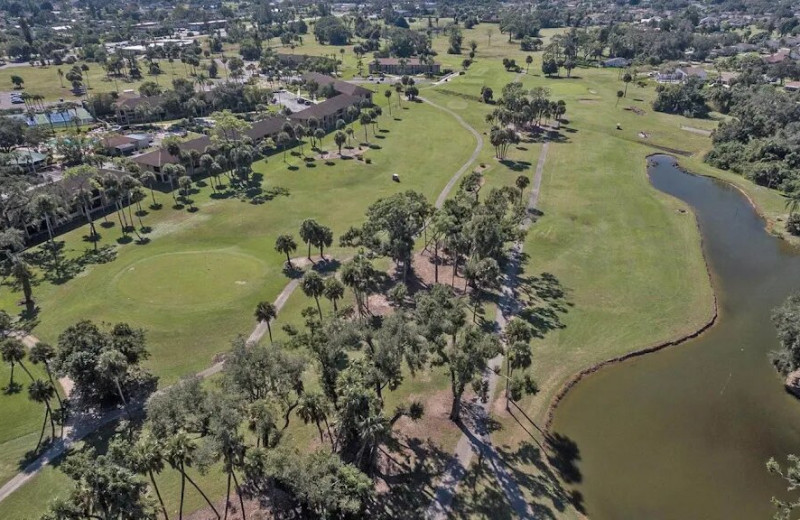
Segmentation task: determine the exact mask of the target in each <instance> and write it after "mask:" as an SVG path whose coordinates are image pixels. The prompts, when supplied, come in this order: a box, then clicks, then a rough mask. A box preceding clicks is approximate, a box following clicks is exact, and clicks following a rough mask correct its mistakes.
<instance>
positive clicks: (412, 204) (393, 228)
mask: <svg viewBox="0 0 800 520" xmlns="http://www.w3.org/2000/svg"><path fill="white" fill-rule="evenodd" d="M431 213H432V206H431V205H430V204H429V203H428V201H427V200H426V199H425V196H424V195H422V194H420V193H417V192H414V191H410V190H409V191H405V192H402V193H397V194H395V195H392V196H390V197H387V198H384V199H379V200H378V201H376V202H375V203H373V204H372V205H371V206H370V207H369V208H368V209H367V221H366V222H365V223H364V225H363V227H362V231H361V240H362V242H363V243H364V245H366V246H367V247H369V248H370V249H371V250H373V251H375V252H377V253H378V254H381V255H386V256H389V257H391V258H392V259H393V260H394V261H395V262H396V263H397V264H398V265H402V268H403V280H405V278H406V276H407V274H408V271H409V269H410V267H411V254H412V251H413V247H414V240H415V238H416V237H417V236H418V235H419V234H420V233H421V232H422V230H423V228H424V226H425V222H426V221H427V219H428V217H429V216H430V215H431Z"/></svg>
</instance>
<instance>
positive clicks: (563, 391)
mask: <svg viewBox="0 0 800 520" xmlns="http://www.w3.org/2000/svg"><path fill="white" fill-rule="evenodd" d="M658 155H662V156H668V157H672V158H673V159H674V160H675V167H676V168H678V169H679V170H681V171H683V172H685V173H687V174H689V175H698V176H701V177H708V178H713V179H718V180H721V181H722V182H725V183H726V184H729V185H731V186H733V187H734V188H736V189H737V190H738V191H739V192H740V193H742V195H744V197H745V199H746V200H747V202H748V203H749V204H750V205H751V206H752V207H753V209H754V210H755V212H756V213H757V214H758V216H759V218H761V220H762V221H763V222H764V223H765V226H764V228H765V229H766V230H767V232H770V229H771V225H770V221H769V219H767V218H766V217H765V216H764V213H763V212H762V211H761V209H760V208H759V207H758V206H757V205H756V204H755V201H754V200H753V199H752V198H751V197H750V196H749V195H748V194H747V193H746V192H745V191H744V189H742V188H741V187H739V186H737V185H736V184H734V183H732V182H729V181H726V180H723V179H719V178H718V177H713V176H710V175H703V174H697V173H694V172H691V171H689V170H687V169H685V168H683V167H682V166H681V165H680V163H679V162H678V160H677V159H676V158H675V156H673V155H671V154H668V153H663V152H662V153H653V154H649V155H647V156H645V172H646V175H648V178H649V172H648V171H647V168H648V167H649V162H650V158H651V157H653V156H658ZM653 189H655V188H653ZM687 211H688V212H689V213H690V214H691V215H692V217H693V218H694V219H695V226H696V227H697V230H698V233H699V235H700V252H701V254H702V255H703V263H704V264H705V267H706V275H707V276H708V281H709V284H710V285H711V291H712V294H713V300H712V304H711V305H712V309H711V311H712V312H711V316H710V317H709V318H708V319H707V320H706V321H705V322H704V323H702V324H701V325H700V326H699V327H697V328H695V329H693V330H692V331H691V332H688V333H684V334H680V335H678V336H677V337H675V338H673V339H669V340H666V341H661V342H658V343H656V344H652V345H649V346H647V347H643V348H640V349H636V350H633V351H631V352H628V353H626V354H622V355H619V356H616V357H613V358H611V359H606V360H604V361H600V362H598V363H595V364H593V365H591V366H589V367H587V368H584V369H582V370H581V371H579V372H578V373H576V374H574V375H573V376H572V377H570V378H569V379H568V380H567V381H565V382H564V383H563V384H562V385H561V388H560V389H559V390H558V392H556V394H555V395H554V396H553V398H552V399H551V400H550V403H549V404H548V406H547V413H546V421H545V425H544V431H545V433H546V434H548V435H549V434H551V433H552V425H553V420H554V419H555V413H556V410H557V409H558V405H559V404H561V401H563V400H564V398H565V397H566V396H567V394H568V393H569V391H570V390H572V388H573V387H574V386H575V385H577V384H578V383H579V382H580V381H581V380H583V379H584V378H585V377H587V376H589V375H591V374H594V373H595V372H597V371H598V370H600V369H602V368H604V367H607V366H610V365H615V364H618V363H622V362H624V361H627V360H630V359H634V358H637V357H641V356H644V355H646V354H651V353H653V352H658V351H659V350H663V349H665V348H667V347H673V346H677V345H680V344H682V343H685V342H686V341H689V340H691V339H694V338H696V337H698V336H700V335H701V334H703V333H704V332H706V331H707V330H709V329H710V328H711V327H713V326H714V324H715V323H716V322H717V319H718V318H719V305H718V303H717V291H716V288H715V286H714V278H713V276H712V273H711V266H710V265H709V263H708V258H707V257H706V251H705V245H704V238H703V234H702V232H701V231H700V224H699V222H698V221H697V216H696V215H695V213H694V209H693V208H691V207H690V208H689V209H688V210H687ZM770 234H773V233H770ZM773 235H774V234H773ZM774 236H779V235H774Z"/></svg>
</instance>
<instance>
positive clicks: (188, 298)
mask: <svg viewBox="0 0 800 520" xmlns="http://www.w3.org/2000/svg"><path fill="white" fill-rule="evenodd" d="M265 272H266V266H265V265H264V264H263V263H262V262H261V260H259V259H258V258H256V257H254V256H250V255H245V254H241V253H236V252H231V251H187V252H180V253H167V254H163V255H157V256H153V257H149V258H145V259H143V260H140V261H138V262H136V263H134V264H131V265H129V266H127V267H125V268H124V269H123V270H122V271H121V272H120V273H119V274H118V275H117V277H116V280H115V282H116V283H115V285H116V289H117V291H119V294H121V295H122V296H124V297H125V298H128V299H129V300H135V301H138V302H141V303H146V304H148V305H164V306H176V305H177V306H181V305H184V306H185V305H205V304H209V303H224V302H229V301H232V300H235V299H237V298H241V297H242V296H245V295H247V294H248V293H250V292H252V291H254V290H257V289H258V288H259V287H261V286H262V282H263V277H264V274H265Z"/></svg>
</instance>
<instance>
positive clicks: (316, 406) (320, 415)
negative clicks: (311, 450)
mask: <svg viewBox="0 0 800 520" xmlns="http://www.w3.org/2000/svg"><path fill="white" fill-rule="evenodd" d="M329 413H330V405H329V404H328V401H327V399H325V396H324V395H323V394H322V393H320V392H317V391H310V392H305V393H304V394H303V395H302V396H301V397H300V402H299V403H298V405H297V415H298V417H300V419H301V420H302V421H303V422H304V423H305V424H309V423H312V422H313V423H314V424H316V426H317V431H318V432H319V442H320V443H323V442H325V436H324V435H323V433H322V423H323V422H324V423H325V427H326V428H327V430H328V438H329V439H330V442H331V447H333V434H332V433H331V427H330V425H329V424H328V414H329Z"/></svg>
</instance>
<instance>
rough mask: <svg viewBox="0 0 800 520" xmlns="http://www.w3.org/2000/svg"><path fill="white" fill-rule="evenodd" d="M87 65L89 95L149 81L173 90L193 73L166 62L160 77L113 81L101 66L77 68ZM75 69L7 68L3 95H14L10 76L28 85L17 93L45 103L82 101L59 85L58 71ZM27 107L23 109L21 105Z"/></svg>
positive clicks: (0, 84)
mask: <svg viewBox="0 0 800 520" xmlns="http://www.w3.org/2000/svg"><path fill="white" fill-rule="evenodd" d="M201 63H202V64H201V67H199V68H198V70H199V69H200V68H203V67H206V66H207V65H208V60H202V62H201ZM84 64H85V65H88V66H89V70H88V71H84V72H83V77H84V81H86V82H87V83H88V85H89V90H88V94H89V95H91V94H99V93H101V92H123V91H125V90H134V91H136V92H138V91H139V86H141V84H142V83H144V82H146V81H153V82H157V83H159V84H160V85H161V87H162V88H171V87H170V83H171V81H172V80H173V79H175V78H188V77H190V71H189V70H188V69H187V68H185V67H184V66H183V64H181V63H180V62H179V63H176V64H172V65H170V64H169V63H167V61H166V60H162V61H161V67H162V69H161V70H162V72H161V74H158V75H155V76H154V75H151V74H148V73H145V72H143V76H142V78H141V79H138V80H135V79H131V78H126V77H122V76H120V77H116V78H115V77H113V76H111V77H110V76H108V75H106V71H105V70H104V69H103V67H102V65H100V64H99V63H90V62H83V61H78V62H76V63H75V64H74V65H77V66H79V67H80V66H81V65H84ZM72 67H73V65H67V64H63V65H59V66H57V65H48V66H46V67H39V66H36V67H30V66H20V67H4V68H2V69H0V91H12V90H13V87H14V85H13V84H12V83H11V76H20V77H21V78H22V79H23V80H25V83H24V85H23V87H24V90H21V91H18V92H27V93H28V94H31V95H34V94H39V95H41V96H44V100H45V101H59V100H60V99H63V100H64V101H80V100H81V99H82V97H81V96H76V95H75V94H74V93H73V92H72V90H71V89H72V86H71V85H70V83H69V81H67V80H64V81H63V82H60V81H59V75H58V70H59V69H60V70H61V71H62V72H63V73H64V74H66V73H67V72H69V70H70V69H71V68H72ZM18 106H19V107H24V105H18Z"/></svg>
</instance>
